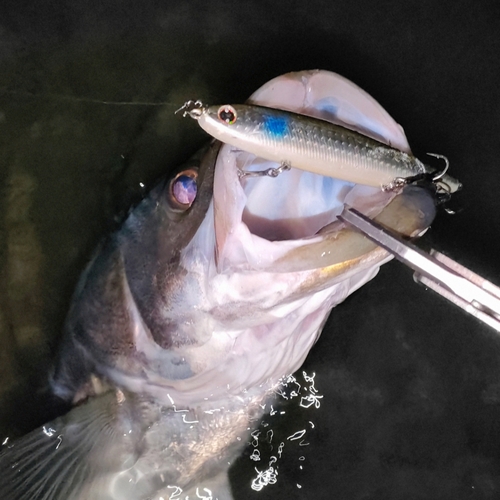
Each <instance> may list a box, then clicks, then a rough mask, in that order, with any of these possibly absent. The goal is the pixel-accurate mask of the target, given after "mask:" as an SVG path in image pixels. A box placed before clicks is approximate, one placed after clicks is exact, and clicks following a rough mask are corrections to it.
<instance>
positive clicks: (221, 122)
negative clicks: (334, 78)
mask: <svg viewBox="0 0 500 500" xmlns="http://www.w3.org/2000/svg"><path fill="white" fill-rule="evenodd" d="M178 112H182V113H183V116H190V117H191V118H194V119H195V120H197V121H198V124H199V125H200V127H201V128H202V129H204V130H205V131H206V132H208V133H209V134H210V135H211V136H213V137H214V138H216V139H218V140H220V141H222V142H225V143H227V144H231V145H232V146H235V147H237V148H239V149H241V150H243V151H248V152H249V153H253V154H255V155H256V156H258V157H261V158H263V159H265V160H269V161H276V162H278V163H280V165H281V166H280V167H278V168H276V169H268V171H265V172H263V173H264V174H265V175H270V176H272V177H275V176H277V175H278V174H279V173H281V172H282V171H283V170H287V169H288V168H290V167H295V168H298V169H301V170H307V171H310V172H314V173H317V174H320V175H323V176H328V177H335V178H337V179H341V180H345V181H349V182H354V183H358V184H365V185H368V186H375V187H381V188H382V189H383V190H385V191H390V190H395V189H399V188H401V187H403V186H404V185H406V184H409V183H412V182H414V181H415V180H420V179H421V178H422V177H425V176H429V175H430V176H431V177H430V180H431V181H433V182H435V183H436V185H437V186H438V188H439V190H441V191H442V192H446V193H453V192H455V191H457V190H458V189H459V188H460V183H459V182H458V181H457V180H455V179H453V178H452V177H450V176H448V175H445V174H444V172H438V173H436V172H435V169H433V168H431V167H428V166H427V165H424V163H422V162H421V161H420V160H419V159H418V158H416V157H415V156H413V155H411V154H408V153H405V152H404V151H399V150H398V149H395V148H392V147H390V146H388V145H387V144H384V143H382V142H379V141H377V140H375V139H372V138H370V137H367V136H365V135H363V134H360V133H359V132H355V131H353V130H350V129H348V128H346V127H342V126H340V125H336V124H334V123H330V122H328V121H325V120H321V119H318V118H313V117H310V116H306V115H300V114H296V113H291V112H288V111H283V110H279V109H274V108H268V107H264V106H254V105H244V104H238V105H229V104H226V105H222V106H205V105H204V104H203V103H202V102H201V101H187V102H186V103H184V105H183V106H182V107H181V108H180V109H178V110H177V111H176V113H178ZM434 156H437V157H438V158H444V157H442V156H440V155H434ZM444 159H445V161H446V167H445V168H447V164H448V161H447V160H446V158H444ZM246 174H249V175H252V174H253V175H255V173H250V172H249V173H246V172H245V173H244V175H246Z"/></svg>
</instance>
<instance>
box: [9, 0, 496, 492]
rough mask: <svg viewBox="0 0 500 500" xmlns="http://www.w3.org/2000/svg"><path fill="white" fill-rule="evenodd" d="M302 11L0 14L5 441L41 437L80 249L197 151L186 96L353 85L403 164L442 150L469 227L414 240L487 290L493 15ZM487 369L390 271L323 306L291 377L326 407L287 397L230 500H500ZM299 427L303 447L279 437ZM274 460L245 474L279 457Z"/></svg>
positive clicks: (461, 6) (456, 224)
mask: <svg viewBox="0 0 500 500" xmlns="http://www.w3.org/2000/svg"><path fill="white" fill-rule="evenodd" d="M390 3H391V2H389V4H390ZM312 4H314V2H312V3H311V2H308V3H307V5H305V4H304V5H302V6H295V7H290V6H288V7H287V9H286V12H287V15H286V16H284V15H283V12H284V7H283V6H282V5H281V4H280V3H279V2H277V3H273V5H272V7H269V9H271V10H268V11H265V12H263V11H262V9H260V8H257V7H256V6H255V5H253V4H252V3H248V4H246V5H245V6H244V7H243V6H242V7H241V9H233V8H229V7H228V6H226V5H225V4H224V2H217V3H210V7H208V6H207V7H205V6H204V3H203V2H199V4H198V3H197V2H189V3H183V4H182V5H179V6H178V7H176V6H169V5H166V4H165V5H155V4H154V3H153V2H148V3H146V4H144V2H143V3H141V4H140V5H139V4H137V3H136V2H130V3H127V2H117V3H116V5H113V3H112V2H108V3H105V4H96V5H94V6H89V5H85V4H83V3H82V4H79V3H77V2H72V3H69V2H63V1H60V2H56V3H54V4H52V7H50V6H41V5H40V6H36V5H35V6H31V5H28V4H27V5H26V6H23V5H22V4H16V6H14V5H9V2H5V3H4V4H2V6H1V7H0V9H1V11H0V14H1V15H0V20H1V21H0V41H1V42H2V43H1V44H0V89H1V90H2V91H1V92H0V206H1V210H0V276H1V285H0V436H15V435H19V434H22V433H23V432H25V431H26V430H28V429H30V428H31V427H33V426H34V425H37V424H38V423H39V421H40V420H43V412H44V410H43V409H41V408H40V406H39V405H38V399H37V394H36V393H35V392H34V387H36V386H37V382H39V381H40V380H42V379H43V377H44V376H45V373H46V371H47V368H48V366H49V360H50V358H51V354H52V352H53V350H54V348H55V346H56V345H57V341H58V338H59V335H60V331H61V325H62V322H63V320H64V316H65V313H66V311H67V308H68V304H69V301H70V297H71V293H72V290H73V289H74V286H75V283H76V280H77V278H78V276H79V274H80V272H81V270H82V269H83V267H84V266H85V263H86V262H87V260H88V258H89V256H90V254H91V252H92V250H93V248H94V247H95V245H96V244H97V243H98V241H99V240H100V238H101V237H102V236H104V235H105V234H107V233H108V232H109V231H110V230H112V229H113V228H115V227H116V225H117V224H118V221H119V220H120V219H121V218H122V217H123V215H124V214H125V213H126V210H127V208H128V207H129V206H130V205H131V204H133V203H134V202H135V201H136V200H137V199H138V198H139V197H140V195H141V193H142V191H143V189H145V188H147V187H148V186H150V185H151V183H152V182H153V181H154V179H155V178H156V177H158V176H159V175H161V174H163V173H164V172H165V170H166V169H167V168H170V167H171V166H174V165H176V164H178V163H180V162H181V161H182V160H184V159H186V158H187V157H189V155H190V154H191V153H193V152H194V151H196V150H197V148H198V147H199V146H200V145H201V144H202V143H203V141H204V136H203V134H202V133H201V132H200V131H199V130H197V128H196V124H194V123H192V122H191V121H189V120H182V119H181V118H179V117H175V116H174V115H173V114H172V113H173V110H175V109H176V106H177V107H178V106H179V105H180V104H182V103H183V102H184V101H185V100H186V99H188V98H200V99H203V100H205V101H207V102H222V101H224V102H231V101H233V102H241V101H243V100H244V99H245V97H246V96H247V95H249V94H250V93H251V92H252V91H253V90H255V89H256V88H257V87H258V86H260V85H261V84H262V83H263V82H265V81H266V80H268V79H269V78H271V77H273V76H276V75H278V74H280V73H283V72H285V71H288V70H297V69H306V68H312V67H322V68H325V69H330V70H334V71H337V72H339V73H341V74H344V75H345V76H347V77H349V78H351V79H352V80H354V81H356V82H357V83H358V84H359V85H361V86H362V87H363V88H365V89H366V90H368V91H369V92H370V93H372V94H374V95H375V96H376V97H377V98H378V99H380V100H381V101H382V102H383V104H384V105H385V106H386V107H387V108H388V109H389V110H390V112H391V113H393V114H394V115H395V116H396V117H397V119H398V121H400V122H402V123H403V125H404V126H405V129H406V131H407V135H408V136H409V138H410V143H411V144H412V146H414V147H415V148H416V149H417V150H419V151H418V152H419V153H422V154H423V153H424V152H425V151H436V152H439V153H443V154H446V155H448V156H449V157H450V161H451V171H450V173H451V174H452V175H454V176H456V177H457V178H459V179H460V180H462V182H463V183H464V185H465V190H464V193H463V197H462V200H463V207H464V211H463V212H462V214H460V215H458V216H456V218H455V219H449V218H445V217H443V216H442V215H441V216H440V218H439V219H438V220H437V221H436V223H435V224H434V226H433V230H432V231H431V234H430V235H428V237H427V238H428V240H427V244H429V243H432V244H433V245H437V246H438V247H440V248H442V249H443V248H444V249H446V250H448V251H449V253H450V254H451V255H452V256H453V257H455V258H457V259H459V260H461V262H463V263H464V264H466V265H469V266H471V267H473V268H474V269H475V270H477V271H478V272H480V273H482V274H485V275H486V276H488V277H489V278H491V279H492V280H493V281H495V282H496V283H500V280H499V279H498V278H497V276H499V275H500V264H499V262H498V248H500V246H499V245H498V241H497V240H498V238H497V234H500V222H499V221H500V218H498V217H497V214H498V208H499V202H498V192H497V187H496V186H498V185H499V184H500V182H499V181H500V171H499V169H498V146H497V143H498V140H497V139H498V135H499V133H500V124H499V121H498V102H500V91H499V89H498V84H497V82H498V77H499V76H500V74H499V70H498V64H497V54H498V52H499V49H500V40H499V37H498V33H499V32H500V29H499V28H500V26H499V25H498V24H499V22H498V18H499V17H498V15H497V14H495V13H494V11H490V10H488V8H486V7H477V10H476V11H475V14H474V19H471V17H470V15H469V10H468V4H467V2H458V3H457V2H455V3H454V7H453V9H451V10H450V11H449V12H446V13H445V12H444V11H443V12H441V11H440V10H438V11H436V10H435V9H434V7H433V8H432V9H431V8H430V7H429V8H427V7H426V5H425V2H424V3H422V2H421V1H415V2H409V3H405V8H404V9H401V7H400V6H399V4H398V3H394V5H388V6H387V8H383V9H382V8H377V9H374V10H370V9H369V8H368V7H367V6H366V5H364V4H363V2H353V3H350V4H349V5H345V4H342V5H340V4H335V3H331V4H330V3H329V4H328V5H327V4H325V5H320V4H319V3H318V5H316V6H314V5H312ZM37 5H38V4H37ZM207 5H208V4H207ZM443 5H444V4H443ZM442 8H443V9H444V7H442ZM491 9H493V7H491ZM360 12H364V13H365V14H366V15H363V16H361V15H360ZM388 12H390V15H388ZM88 99H90V100H96V101H155V102H163V101H166V102H167V103H168V104H167V105H165V106H163V107H147V106H144V107H143V106H112V105H104V104H98V103H96V102H91V101H89V100H88ZM141 184H144V186H145V188H143V187H142V186H141ZM499 356H500V347H499V341H498V339H497V338H496V337H495V336H494V335H492V334H490V332H489V331H488V330H487V329H486V328H483V327H481V326H479V325H477V324H476V323H475V322H474V321H472V320H471V319H470V318H466V317H465V316H464V315H463V314H462V313H460V312H458V311H455V310H454V309H451V308H450V307H448V306H447V305H446V304H444V303H442V302H440V301H439V300H438V299H436V298H435V297H434V296H433V295H432V294H431V293H430V292H426V291H425V290H424V289H422V288H419V287H417V286H416V285H414V284H413V283H412V280H411V275H410V273H408V272H406V271H405V270H404V269H403V268H402V267H401V266H398V265H397V264H391V265H390V266H386V268H385V269H384V270H383V271H382V273H381V275H380V276H379V277H377V278H376V280H375V281H374V282H372V283H371V284H369V285H367V286H366V287H364V288H363V289H362V290H361V291H360V292H358V293H356V294H355V295H354V296H353V297H351V298H350V299H348V300H347V301H346V302H345V303H344V304H343V305H341V306H339V307H338V308H337V309H336V310H335V313H334V315H333V317H332V318H331V321H330V322H329V323H328V325H327V327H326V329H325V331H324V333H323V336H322V338H321V340H320V342H319V343H318V345H317V346H316V348H315V349H314V350H313V352H312V353H311V355H310V357H309V358H308V360H307V362H306V364H305V366H304V370H305V371H306V373H308V374H312V373H316V386H317V388H318V390H319V391H320V394H321V395H322V396H323V399H322V400H321V407H320V408H319V409H311V408H310V409H304V408H302V407H300V406H299V405H298V404H297V400H292V401H287V402H283V404H282V406H280V411H285V413H284V414H276V415H274V416H273V417H272V418H269V419H267V420H266V421H265V422H264V423H268V424H269V425H271V426H272V427H273V430H274V434H273V439H274V444H276V445H277V447H279V444H278V443H281V442H284V443H285V447H284V449H283V453H282V457H281V458H280V459H279V460H278V461H277V462H276V464H272V465H276V466H278V467H279V468H278V475H277V477H276V479H277V481H276V484H269V485H267V486H265V487H264V488H263V489H262V491H260V492H255V491H254V490H252V489H251V484H252V481H253V480H255V478H256V476H257V472H256V471H255V467H256V463H257V462H256V461H255V460H252V459H251V458H250V457H251V456H252V454H253V452H254V449H255V448H256V447H254V446H253V445H252V444H250V445H249V447H248V449H247V450H246V452H245V454H244V455H243V456H242V457H241V458H240V459H239V460H238V462H237V463H236V464H235V467H234V468H233V469H232V471H231V476H232V479H233V484H234V488H235V497H236V498H237V499H239V498H260V499H266V498H273V499H276V498H278V499H279V498H283V499H285V498H286V499H293V498H297V499H299V498H319V499H323V498H325V499H326V498H328V499H329V498H342V499H361V498H370V499H376V498H384V499H388V498H394V499H403V498H453V499H461V498H496V496H498V491H499V489H500V477H499V476H500V473H499V472H498V471H499V470H500V467H499V466H500V453H499V451H498V450H499V449H500V425H499V423H498V422H500V370H499V362H498V360H499ZM300 376H301V372H299V374H298V375H297V377H298V379H299V378H300ZM310 422H312V424H313V425H314V427H313V426H312V425H311V423H310ZM304 429H306V430H307V434H306V436H305V437H307V439H308V441H307V442H308V443H309V445H308V446H303V447H300V446H299V445H298V443H297V441H296V440H293V441H292V440H287V438H288V437H290V436H293V435H294V433H296V432H300V431H302V430H304ZM259 430H260V431H261V432H263V434H261V436H264V433H265V434H266V438H267V430H268V428H267V427H262V426H261V428H260V429H259ZM264 431H265V432H264ZM261 439H262V438H261ZM299 442H300V440H299ZM268 444H269V445H270V443H268V442H267V441H265V440H261V441H260V447H259V449H260V453H261V461H260V462H258V463H259V464H262V466H260V465H259V466H257V468H258V469H259V471H263V470H267V468H268V466H269V463H270V460H271V457H272V456H273V454H274V453H277V448H273V449H271V448H270V446H268ZM271 444H272V443H271ZM301 457H303V460H302V459H301ZM264 465H265V466H266V467H264ZM301 467H302V468H301ZM263 477H264V476H261V479H262V478H263ZM266 477H267V478H268V479H269V477H270V476H266ZM299 486H300V487H299Z"/></svg>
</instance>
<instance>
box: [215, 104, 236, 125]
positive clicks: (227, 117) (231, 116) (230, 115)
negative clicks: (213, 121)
mask: <svg viewBox="0 0 500 500" xmlns="http://www.w3.org/2000/svg"><path fill="white" fill-rule="evenodd" d="M217 116H218V117H219V120H221V121H223V122H224V123H227V124H228V125H232V124H233V123H234V122H235V121H236V118H238V115H237V114H236V110H235V109H234V108H233V107H232V106H229V105H225V106H221V107H220V108H219V110H218V111H217Z"/></svg>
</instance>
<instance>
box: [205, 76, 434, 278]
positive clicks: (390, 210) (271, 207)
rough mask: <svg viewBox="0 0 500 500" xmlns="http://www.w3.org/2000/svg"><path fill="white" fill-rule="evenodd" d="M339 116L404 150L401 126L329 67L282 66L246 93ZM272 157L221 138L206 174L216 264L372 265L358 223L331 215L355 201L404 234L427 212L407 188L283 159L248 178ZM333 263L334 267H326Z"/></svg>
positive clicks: (414, 231) (428, 200)
mask: <svg viewBox="0 0 500 500" xmlns="http://www.w3.org/2000/svg"><path fill="white" fill-rule="evenodd" d="M249 102H250V103H251V104H258V105H263V106H267V107H274V108H280V109H283V110H287V111H293V112H295V113H301V114H307V115H309V116H313V117H316V118H321V119H323V120H326V121H330V122H332V123H335V124H337V125H342V126H344V127H346V128H350V129H351V130H355V131H357V132H361V133H362V134H364V135H366V136H368V137H370V138H372V139H376V140H377V141H380V142H382V143H385V144H388V145H390V146H392V147H395V148H397V149H399V150H401V151H404V152H410V148H409V145H408V142H407V140H406V137H405V135H404V132H403V130H402V128H401V127H400V126H399V125H398V124H397V123H396V122H395V121H394V120H393V119H392V118H391V117H390V116H389V115H388V114H387V112H386V111H385V110H384V109H383V108H382V107H381V106H380V105H379V104H378V103H377V102H376V101H375V100H374V99H373V98H372V97H370V96H369V95H368V94H366V93H365V92H364V91H362V90H361V89H360V88H359V87H357V86H356V85H354V84H353V83H352V82H350V81H348V80H346V79H344V78H343V77H340V76H339V75H336V74H334V73H330V72H327V71H304V72H299V73H290V74H287V75H283V76H281V77H278V78H275V79H274V80H271V81H270V82H268V83H267V84H265V85H264V86H263V87H261V88H260V89H259V90H257V91H256V92H255V93H254V94H253V95H252V96H251V97H250V99H249ZM279 166H280V165H279V164H277V163H274V162H270V161H266V160H264V159H262V158H259V157H256V156H255V155H253V154H250V153H247V152H245V151H241V150H240V149H238V148H236V147H233V146H230V145H228V144H225V145H223V147H222V148H221V150H220V153H219V157H218V160H217V165H216V169H215V177H214V205H213V209H214V215H215V232H216V241H217V267H218V270H219V272H229V271H249V270H260V271H269V272H297V271H306V270H312V269H325V268H328V269H329V274H330V278H331V274H332V273H335V272H339V273H340V272H341V271H342V273H344V272H345V271H346V266H353V267H354V266H355V265H359V263H360V259H361V260H362V259H365V260H366V261H367V263H368V262H371V264H372V265H373V264H375V263H376V262H377V261H380V262H381V261H382V260H383V259H385V258H387V254H386V253H385V252H384V251H382V250H381V249H379V248H377V247H376V246H375V245H374V244H373V243H371V242H370V241H369V240H367V239H366V238H365V237H364V236H362V235H361V234H359V233H358V232H356V231H354V230H351V229H349V228H346V227H344V225H343V224H341V223H340V222H338V221H337V216H338V215H339V214H340V213H341V212H342V209H343V207H344V205H349V206H351V207H354V208H356V209H358V210H360V211H361V212H363V213H365V214H366V215H368V216H370V217H374V218H377V217H378V219H377V220H378V221H379V222H381V223H382V224H384V225H386V226H387V227H389V228H391V229H393V230H394V231H397V232H399V233H401V234H403V235H406V236H416V235H418V234H420V233H421V232H422V231H424V230H425V229H426V228H427V227H428V226H429V225H430V223H431V222H432V219H433V217H434V215H435V209H434V201H433V198H432V196H431V195H430V194H429V193H427V192H425V190H423V189H419V188H415V187H410V186H409V187H407V188H405V190H404V191H403V193H402V194H400V195H398V196H396V195H395V193H393V192H385V191H383V190H381V189H380V188H379V187H370V186H366V185H361V184H354V183H352V182H348V181H343V180H339V179H336V178H333V177H327V176H322V175H318V174H316V173H312V172H308V171H304V170H299V169H297V168H291V169H289V170H285V171H282V172H281V173H280V174H279V175H278V176H277V177H269V176H267V177H266V176H262V177H253V176H251V175H244V176H242V175H241V172H245V173H249V172H259V171H264V170H267V169H272V168H278V167H279ZM332 266H333V267H332Z"/></svg>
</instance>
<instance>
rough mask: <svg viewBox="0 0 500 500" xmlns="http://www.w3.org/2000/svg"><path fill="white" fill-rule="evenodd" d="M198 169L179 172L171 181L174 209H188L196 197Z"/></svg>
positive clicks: (171, 198)
mask: <svg viewBox="0 0 500 500" xmlns="http://www.w3.org/2000/svg"><path fill="white" fill-rule="evenodd" d="M197 181H198V170H197V169H194V168H190V169H187V170H183V171H182V172H179V173H178V174H177V175H176V176H175V177H174V178H173V179H172V180H171V181H170V190H169V195H170V196H169V198H170V204H171V205H172V208H173V209H174V210H178V211H182V212H183V211H185V210H187V209H188V208H189V207H190V206H191V205H192V204H193V202H194V200H195V199H196V194H197V191H198V184H197Z"/></svg>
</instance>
